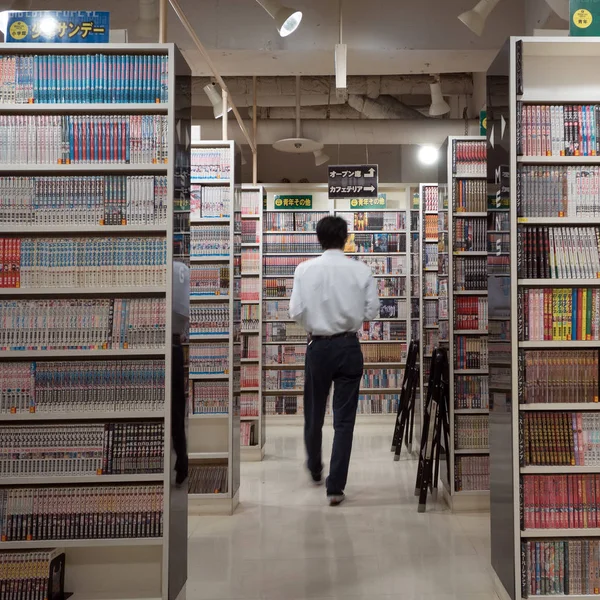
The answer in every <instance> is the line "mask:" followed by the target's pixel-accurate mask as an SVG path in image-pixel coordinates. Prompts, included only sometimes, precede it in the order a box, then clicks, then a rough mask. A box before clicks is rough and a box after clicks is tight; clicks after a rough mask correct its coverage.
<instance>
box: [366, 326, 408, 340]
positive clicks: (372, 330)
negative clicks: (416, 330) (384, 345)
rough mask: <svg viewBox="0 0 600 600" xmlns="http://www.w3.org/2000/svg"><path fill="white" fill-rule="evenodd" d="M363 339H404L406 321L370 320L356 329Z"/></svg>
mask: <svg viewBox="0 0 600 600" xmlns="http://www.w3.org/2000/svg"><path fill="white" fill-rule="evenodd" d="M358 338H359V339H360V340H363V341H402V342H403V341H406V321H395V322H390V321H385V322H381V321H371V322H370V323H363V326H362V328H361V329H359V331H358Z"/></svg>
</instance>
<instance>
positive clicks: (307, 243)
mask: <svg viewBox="0 0 600 600" xmlns="http://www.w3.org/2000/svg"><path fill="white" fill-rule="evenodd" d="M321 250H322V248H321V244H320V243H319V241H318V240H317V236H316V235H315V236H312V235H294V234H289V233H288V234H277V235H275V234H270V233H268V234H265V241H264V243H263V252H265V253H267V254H275V253H278V252H285V253H294V252H298V253H300V254H312V253H315V254H318V253H320V252H321Z"/></svg>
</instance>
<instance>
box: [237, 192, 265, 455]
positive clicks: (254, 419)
mask: <svg viewBox="0 0 600 600" xmlns="http://www.w3.org/2000/svg"><path fill="white" fill-rule="evenodd" d="M241 193H242V214H241V227H242V263H241V276H242V283H241V285H242V287H241V301H242V329H241V344H242V346H241V363H242V364H241V400H240V427H241V432H240V441H241V457H242V460H244V461H261V460H262V459H263V458H264V456H265V441H266V422H265V416H264V410H263V395H262V387H263V378H262V370H263V369H262V367H263V352H262V290H263V279H262V278H263V275H262V255H263V217H262V214H263V188H262V186H249V185H244V186H243V187H242V192H241Z"/></svg>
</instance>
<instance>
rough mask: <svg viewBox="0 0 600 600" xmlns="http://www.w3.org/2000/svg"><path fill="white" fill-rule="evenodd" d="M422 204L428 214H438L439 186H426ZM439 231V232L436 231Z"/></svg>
mask: <svg viewBox="0 0 600 600" xmlns="http://www.w3.org/2000/svg"><path fill="white" fill-rule="evenodd" d="M422 195H423V197H422V198H421V203H422V206H423V208H424V209H425V211H426V212H437V210H438V188H437V185H426V186H424V187H423V194H422ZM436 231H437V230H436Z"/></svg>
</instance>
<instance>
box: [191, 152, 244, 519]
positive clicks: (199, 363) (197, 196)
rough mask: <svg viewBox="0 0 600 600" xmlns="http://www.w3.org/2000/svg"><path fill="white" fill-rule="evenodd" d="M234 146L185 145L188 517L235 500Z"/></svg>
mask: <svg viewBox="0 0 600 600" xmlns="http://www.w3.org/2000/svg"><path fill="white" fill-rule="evenodd" d="M237 162H239V161H238V160H236V152H235V144H234V142H229V141H202V142H196V141H195V142H193V143H192V147H191V205H190V210H191V213H190V233H191V236H190V237H191V243H190V352H189V356H190V366H189V379H190V415H189V436H188V451H189V457H190V478H189V494H188V501H189V506H190V511H192V512H199V513H203V512H208V513H213V512H214V513H225V514H231V513H232V512H233V511H234V510H235V508H236V506H237V504H238V502H239V479H240V475H239V472H240V445H239V437H240V407H239V401H240V376H241V373H240V369H241V365H240V352H241V349H240V335H241V332H240V330H241V317H242V306H241V300H240V290H241V268H240V267H241V252H242V248H241V239H242V236H241V210H240V206H239V202H240V190H239V186H238V185H236V178H237V177H238V176H239V168H237V166H238V165H237Z"/></svg>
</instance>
